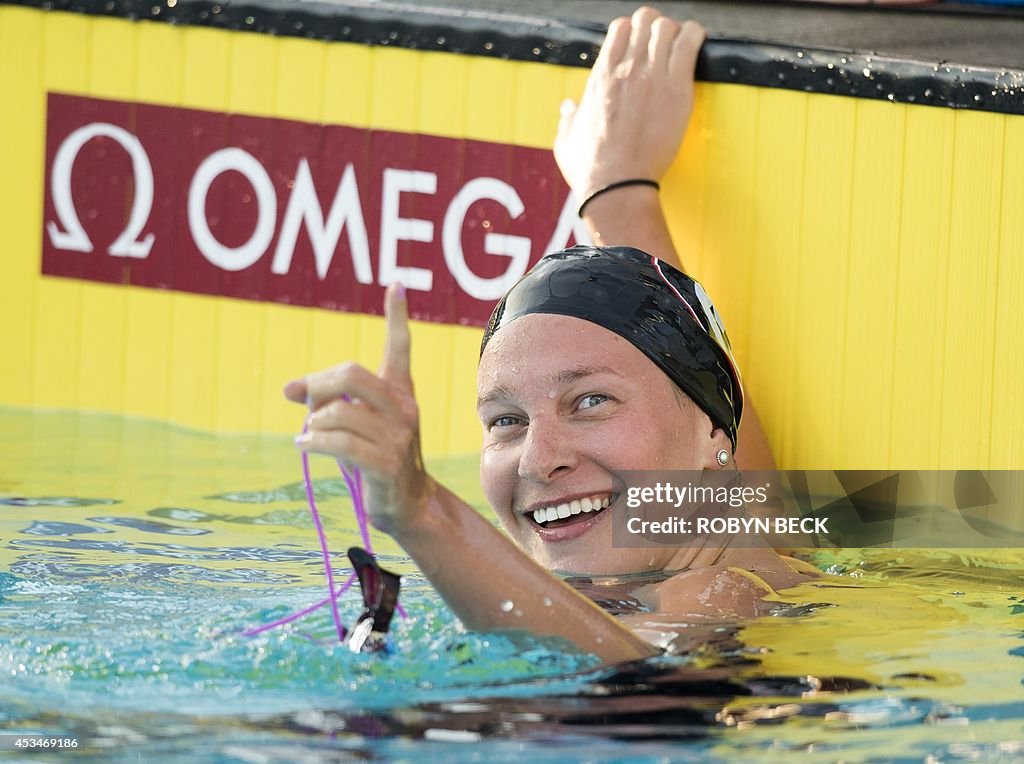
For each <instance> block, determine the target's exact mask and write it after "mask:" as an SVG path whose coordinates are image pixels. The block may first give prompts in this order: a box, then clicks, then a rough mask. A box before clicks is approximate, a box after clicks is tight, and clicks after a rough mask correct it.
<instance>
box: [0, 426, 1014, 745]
mask: <svg viewBox="0 0 1024 764" xmlns="http://www.w3.org/2000/svg"><path fill="white" fill-rule="evenodd" d="M0 465H2V472H0V735H5V734H12V733H41V734H47V735H58V734H59V735H66V736H73V737H76V738H77V739H78V740H79V741H80V746H79V748H78V750H77V751H76V753H75V755H76V756H77V757H78V758H83V759H86V760H89V759H95V760H97V761H100V760H102V761H138V760H143V761H152V760H161V761H167V760H181V761H194V760H197V759H202V760H209V761H223V762H236V761H237V762H274V761H282V762H284V761H288V762H294V761H348V760H361V761H362V760H368V759H369V760H389V761H390V760H404V761H467V760H481V761H522V760H524V759H525V758H529V759H531V760H532V761H537V762H549V761H550V762H556V761H570V762H575V761H584V760H585V761H602V762H604V761H607V762H611V761H615V762H619V761H686V760H695V761H704V760H709V759H717V760H744V761H747V760H759V761H771V760H789V759H793V758H801V757H803V758H806V757H807V756H808V755H809V754H810V755H816V756H818V757H821V758H822V759H823V760H829V761H831V760H837V759H843V760H846V761H864V760H887V761H923V760H925V759H927V757H929V756H931V757H934V759H935V760H942V761H955V760H982V761H990V760H1005V761H1016V760H1022V759H1024V685H1022V679H1024V587H1022V586H1021V582H1022V575H1021V574H1022V572H1024V562H1022V561H1021V558H1020V556H1019V552H1018V551H1017V550H997V551H993V550H989V551H987V552H981V551H979V552H976V553H971V552H969V551H966V550H958V551H957V552H956V553H953V552H948V551H943V550H917V551H915V552H913V553H899V552H895V551H892V550H888V551H886V550H863V551H859V552H853V551H845V552H830V553H818V554H817V556H816V557H814V558H812V560H813V561H814V562H815V563H816V564H817V565H819V567H821V568H822V569H824V570H827V571H828V572H830V573H832V574H833V576H831V577H827V578H825V579H823V581H822V582H821V583H819V584H816V585H810V586H805V587H801V588H799V589H796V590H791V591H789V592H786V593H785V595H786V596H785V597H783V598H782V599H781V600H780V602H779V603H778V605H777V607H776V609H775V611H774V613H775V614H774V615H773V616H770V617H767V618H764V619H761V620H759V621H757V622H754V623H750V624H745V625H742V626H740V625H725V624H723V625H721V626H720V627H719V628H718V629H717V630H713V631H711V632H710V633H709V634H707V635H706V636H709V637H710V641H709V642H707V643H706V644H704V646H702V647H700V648H698V649H695V650H692V651H691V652H689V653H686V654H684V655H680V656H675V657H672V658H663V659H659V660H657V661H651V662H648V663H645V664H639V665H633V666H628V667H616V668H608V667H601V666H600V665H599V663H598V661H597V660H596V659H594V658H593V657H591V656H587V655H580V654H577V653H575V652H573V651H572V650H570V649H567V647H566V646H565V645H562V644H557V643H552V642H549V643H544V642H542V641H539V640H535V639H530V638H525V637H521V636H515V635H499V634H475V633H467V632H466V631H465V630H463V629H462V628H461V626H460V625H459V624H458V623H457V622H456V621H455V620H454V619H453V617H452V616H451V614H450V613H449V612H448V610H447V609H446V608H445V606H444V605H443V603H441V602H440V601H439V599H438V598H437V597H436V595H435V594H434V593H433V592H432V590H431V589H430V587H429V585H427V584H426V582H425V581H424V580H423V579H422V578H421V577H420V576H419V575H418V573H417V571H416V570H415V568H414V567H413V566H412V565H411V564H410V562H409V561H408V560H407V559H406V558H405V557H403V556H402V553H401V550H400V549H398V548H397V547H395V546H394V545H393V544H391V543H390V541H389V540H388V539H387V538H385V537H379V538H378V537H375V540H374V544H375V547H376V548H377V549H378V550H379V551H380V552H381V559H382V562H383V564H384V565H385V567H388V568H390V569H393V570H395V571H396V572H399V573H402V574H403V575H404V576H405V579H404V582H403V595H402V602H403V604H404V606H405V607H406V608H407V610H408V611H409V613H410V616H411V617H410V619H409V620H406V621H402V620H400V619H396V622H395V628H394V633H395V647H396V649H395V651H394V653H393V654H391V655H387V656H370V655H353V654H352V653H350V652H348V651H347V650H346V649H344V648H342V647H339V646H338V645H337V644H336V639H335V638H334V627H333V624H332V622H331V618H330V615H329V614H328V613H327V611H326V610H321V611H319V612H318V613H316V614H314V615H312V616H310V617H308V618H306V619H304V620H302V621H299V622H297V623H295V624H292V625H291V626H289V627H286V628H284V629H281V630H278V631H275V632H271V633H268V634H264V635H261V636H259V637H255V638H246V637H243V636H241V635H240V631H241V630H243V629H245V628H246V627H249V626H253V625H256V624H259V623H263V622H266V621H270V620H273V619H275V618H278V617H281V616H283V615H285V614H287V613H289V612H292V611H294V610H297V609H299V608H301V607H303V606H305V605H307V604H309V603H311V602H313V601H316V600H318V599H320V598H322V597H323V596H324V584H323V576H322V564H321V560H320V556H319V552H318V551H317V545H316V540H315V536H314V532H313V529H312V523H311V522H310V519H309V515H308V510H307V509H306V506H305V501H304V497H303V493H302V487H301V484H300V483H299V482H298V478H299V476H300V471H299V462H298V458H297V455H296V453H295V451H294V449H293V448H292V446H291V444H290V443H289V442H288V439H287V438H270V437H214V436H211V435H207V434H202V433H196V432H191V431H187V430H184V429H178V428H173V427H169V426H166V425H160V424H154V423H150V422H142V421H133V420H129V419H124V418H117V417H109V416H100V415H88V414H68V413H44V412H36V413H29V412H18V411H11V410H8V411H2V410H0ZM314 468H315V469H314V472H315V480H316V486H317V492H318V496H319V497H321V502H322V506H321V509H322V511H323V512H324V514H325V517H326V527H327V533H328V538H329V539H330V541H331V543H332V547H333V548H334V549H336V550H338V551H339V552H341V551H343V550H344V549H345V548H347V546H349V545H350V544H353V543H358V532H357V530H356V527H355V523H354V520H353V519H352V516H351V515H352V513H351V508H350V504H349V502H348V498H347V496H346V495H345V492H344V484H343V482H342V480H341V479H340V477H338V476H337V470H336V467H334V465H333V464H332V463H330V462H329V461H328V460H324V462H323V463H322V464H321V463H317V464H315V465H314ZM433 469H434V470H435V471H436V472H437V473H438V474H439V475H440V476H441V477H442V478H443V479H444V480H445V482H447V483H449V484H450V485H453V487H454V488H455V489H456V490H457V491H458V492H459V493H460V494H462V495H464V496H466V497H468V498H469V499H470V500H471V501H472V502H473V503H474V504H475V505H476V506H478V507H480V508H481V509H482V510H483V501H482V497H481V496H480V492H479V488H478V487H477V486H476V467H475V460H474V459H473V458H472V457H467V458H466V459H456V460H450V461H447V462H443V463H437V464H434V465H433ZM337 564H338V566H339V567H340V568H341V572H342V573H343V574H346V575H347V572H348V570H347V561H346V560H345V558H344V557H343V556H342V555H339V556H338V558H337ZM357 600H358V598H357V596H356V595H355V594H354V593H353V594H351V596H346V598H345V599H344V600H343V603H342V608H341V610H342V616H343V619H344V621H345V622H347V623H350V624H351V623H352V622H353V621H354V619H355V617H356V616H357V615H358V613H359V612H360V610H361V607H360V605H359V603H358V601H357ZM687 628H693V627H692V626H690V625H686V624H680V631H681V632H685V630H686V629H687ZM3 755H4V754H0V756H3ZM14 755H17V754H14ZM65 756H66V753H57V752H50V753H41V754H33V755H32V756H31V760H32V761H44V760H58V759H61V758H65Z"/></svg>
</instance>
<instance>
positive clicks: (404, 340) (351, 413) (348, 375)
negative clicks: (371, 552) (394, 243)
mask: <svg viewBox="0 0 1024 764" xmlns="http://www.w3.org/2000/svg"><path fill="white" fill-rule="evenodd" d="M384 313H385V316H386V321H387V339H386V342H385V345H384V360H383V361H382V363H381V366H380V369H379V370H378V372H377V373H376V374H374V373H373V372H371V371H369V370H368V369H366V368H364V367H362V366H360V365H359V364H356V363H351V362H349V363H343V364H341V365H339V366H335V367H333V368H330V369H325V370H324V371H318V372H314V373H312V374H307V375H306V376H305V377H304V378H302V379H298V380H295V381H293V382H289V383H288V384H287V385H286V386H285V388H284V394H285V397H287V398H288V399H289V400H291V401H294V402H295V403H305V404H307V405H308V406H309V411H310V415H309V418H308V420H307V422H308V431H307V432H306V434H304V435H300V436H298V437H297V438H296V439H295V443H296V445H297V446H298V447H299V448H300V449H301V450H303V451H307V452H312V453H318V454H326V455H329V456H333V457H335V458H336V459H341V460H342V461H343V462H345V464H346V465H348V466H349V467H353V466H354V467H359V468H360V469H361V470H362V472H363V478H364V480H365V481H366V511H367V514H368V515H369V516H370V521H371V522H372V523H373V525H374V526H375V527H376V528H378V529H379V530H381V531H384V532H385V533H391V534H394V533H395V532H397V531H399V530H401V529H402V528H403V527H404V526H405V525H407V524H408V523H411V522H412V520H414V519H415V515H416V507H417V504H418V502H419V501H421V500H422V499H424V498H425V497H426V496H427V495H428V493H429V492H430V488H431V486H432V481H431V479H430V477H429V476H428V475H427V473H426V471H425V470H424V468H423V456H422V454H421V451H420V431H419V419H420V418H419V408H418V406H417V405H416V397H415V395H414V393H413V386H412V377H411V376H410V374H409V309H408V304H407V302H406V299H405V291H404V289H403V288H402V287H401V286H400V285H398V284H392V285H391V286H390V287H388V290H387V292H386V293H385V295H384ZM346 396H347V400H346V399H345V397H346Z"/></svg>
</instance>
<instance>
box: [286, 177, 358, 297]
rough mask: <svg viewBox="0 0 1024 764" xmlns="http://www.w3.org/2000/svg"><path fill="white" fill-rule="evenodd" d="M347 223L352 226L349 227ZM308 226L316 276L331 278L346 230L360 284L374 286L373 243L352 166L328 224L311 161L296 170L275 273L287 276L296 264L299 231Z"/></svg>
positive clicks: (333, 204)
mask: <svg viewBox="0 0 1024 764" xmlns="http://www.w3.org/2000/svg"><path fill="white" fill-rule="evenodd" d="M346 223H347V224H348V225H347V227H346ZM303 224H305V226H306V231H307V233H308V234H309V240H310V242H311V243H312V245H313V258H314V260H315V261H316V275H317V276H319V277H320V280H321V281H323V280H324V279H325V278H327V270H328V269H329V268H330V267H331V260H332V259H333V258H334V250H335V249H336V248H337V246H338V239H339V238H341V231H342V229H343V228H344V229H346V230H347V231H348V247H349V250H351V252H352V265H353V267H354V268H355V272H356V280H357V281H358V282H359V283H360V284H372V283H373V271H372V269H371V267H370V244H369V241H368V240H367V238H366V222H365V221H364V220H363V209H362V207H361V206H360V204H359V190H358V188H357V186H356V172H355V168H354V167H353V166H352V164H351V163H349V164H347V165H345V172H344V173H342V176H341V181H340V182H339V183H338V190H337V191H336V192H335V194H334V201H333V202H331V209H330V212H328V213H327V221H326V223H325V222H324V213H323V210H322V209H320V200H319V199H317V196H316V187H315V186H314V185H313V174H312V172H310V169H309V162H307V161H306V158H305V157H303V158H302V159H301V160H299V167H298V169H297V170H296V171H295V187H294V188H293V189H292V195H291V197H289V199H288V208H287V209H286V210H285V213H284V221H282V223H281V235H280V236H279V237H278V239H277V248H276V249H275V250H274V263H273V265H271V268H270V269H271V270H272V271H273V272H274V273H278V274H284V273H287V272H288V269H289V268H291V265H292V256H293V255H294V254H295V242H296V241H297V240H298V238H299V228H300V226H302V225H303Z"/></svg>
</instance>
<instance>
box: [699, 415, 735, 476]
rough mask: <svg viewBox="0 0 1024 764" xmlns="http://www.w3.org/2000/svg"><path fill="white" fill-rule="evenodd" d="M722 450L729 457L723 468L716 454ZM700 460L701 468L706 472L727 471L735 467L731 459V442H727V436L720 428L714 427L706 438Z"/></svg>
mask: <svg viewBox="0 0 1024 764" xmlns="http://www.w3.org/2000/svg"><path fill="white" fill-rule="evenodd" d="M710 422H711V420H710V419H709V420H708V423H709V424H710ZM712 426H714V425H712ZM723 448H724V449H725V450H726V451H728V452H729V456H730V459H729V464H726V465H724V467H723V465H722V464H720V463H719V461H718V452H719V451H721V450H722V449H723ZM702 458H703V461H702V464H701V467H703V468H704V469H706V470H720V469H723V468H726V469H727V468H732V467H734V466H735V464H734V462H733V459H732V441H731V440H729V436H728V435H727V434H726V432H725V430H723V429H722V428H721V427H715V428H714V429H713V430H712V431H711V434H710V436H709V437H708V440H707V442H706V443H705V451H704V452H703V454H702Z"/></svg>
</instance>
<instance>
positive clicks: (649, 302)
mask: <svg viewBox="0 0 1024 764" xmlns="http://www.w3.org/2000/svg"><path fill="white" fill-rule="evenodd" d="M531 313H553V314H556V315H561V316H572V317H574V318H582V319H583V320H585V321H590V322H591V323H595V324H597V325H598V326H603V327H604V328H605V329H608V330H610V331H613V332H615V333H616V334H618V335H619V336H620V337H623V338H625V339H627V340H629V342H630V343H632V344H633V345H634V346H635V347H636V348H637V349H638V350H640V351H641V352H642V353H643V354H644V355H646V356H647V357H648V358H650V359H651V360H652V361H654V363H656V364H657V365H658V368H660V369H661V370H662V371H663V372H665V374H666V375H668V378H669V379H671V380H672V381H673V382H674V383H675V384H676V386H678V387H679V389H680V390H682V391H683V392H684V393H686V394H687V395H688V396H690V398H691V399H692V400H693V401H694V403H696V404H697V405H698V406H699V407H700V408H701V410H703V411H704V413H705V414H707V415H708V418H709V419H710V420H711V421H712V422H713V423H714V424H715V425H716V426H717V427H721V428H722V429H723V430H725V432H726V433H727V434H728V435H729V439H730V440H731V441H732V445H733V450H735V448H736V430H737V428H738V427H739V424H740V415H741V414H742V412H743V386H742V382H741V380H740V375H739V369H738V368H737V367H736V362H735V360H734V359H733V357H732V349H731V348H730V346H729V338H728V337H727V336H726V334H725V327H723V326H722V322H721V320H720V319H719V318H718V314H717V313H716V312H715V308H714V306H713V305H712V304H711V300H710V299H708V296H707V293H706V292H705V291H704V288H703V287H702V286H701V285H700V284H698V283H697V282H696V281H694V280H693V279H691V278H690V277H689V276H687V275H686V274H685V273H682V272H680V271H678V270H676V269H675V268H673V267H672V266H670V265H668V264H666V263H663V262H661V261H660V260H658V259H657V258H655V257H652V256H651V255H648V254H646V253H645V252H641V251H640V250H638V249H633V248H631V247H584V246H577V247H572V248H570V249H566V250H563V251H562V252H555V253H553V254H550V255H547V256H546V257H544V258H542V259H541V260H540V262H538V263H537V264H536V265H535V266H533V268H531V269H530V271H529V272H528V273H527V274H526V275H525V276H523V278H521V279H520V280H519V281H518V282H517V283H516V285H515V286H513V287H512V289H510V290H509V291H508V293H507V294H506V295H505V296H504V297H503V298H502V299H501V302H499V303H498V305H497V306H496V307H495V308H494V312H493V313H492V314H491V319H490V321H488V322H487V329H486V330H485V331H484V337H483V341H482V342H481V343H480V355H483V352H484V348H485V347H487V343H488V341H489V340H490V339H491V337H493V336H494V334H495V332H497V331H498V330H499V329H501V328H502V327H503V326H505V325H507V324H509V323H511V322H512V321H514V320H515V319H517V318H519V317H520V316H526V315H529V314H531Z"/></svg>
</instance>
